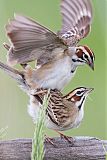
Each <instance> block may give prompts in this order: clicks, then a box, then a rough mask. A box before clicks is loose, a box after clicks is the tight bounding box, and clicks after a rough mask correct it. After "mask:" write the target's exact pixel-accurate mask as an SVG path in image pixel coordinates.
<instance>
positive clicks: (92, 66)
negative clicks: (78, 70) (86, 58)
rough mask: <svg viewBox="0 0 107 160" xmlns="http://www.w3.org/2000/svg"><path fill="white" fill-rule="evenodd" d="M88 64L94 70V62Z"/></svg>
mask: <svg viewBox="0 0 107 160" xmlns="http://www.w3.org/2000/svg"><path fill="white" fill-rule="evenodd" d="M88 65H89V67H90V68H91V69H92V70H93V71H94V63H88Z"/></svg>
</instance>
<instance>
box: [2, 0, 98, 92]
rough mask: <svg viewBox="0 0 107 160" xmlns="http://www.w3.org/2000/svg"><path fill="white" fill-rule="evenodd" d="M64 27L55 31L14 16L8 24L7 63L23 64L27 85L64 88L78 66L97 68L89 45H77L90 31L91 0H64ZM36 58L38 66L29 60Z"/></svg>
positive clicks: (35, 88)
mask: <svg viewBox="0 0 107 160" xmlns="http://www.w3.org/2000/svg"><path fill="white" fill-rule="evenodd" d="M60 8H61V14H62V28H61V30H60V31H58V32H57V33H54V32H53V31H51V30H50V29H48V28H46V27H45V26H43V25H41V24H39V23H38V22H35V21H34V20H32V19H30V18H28V17H25V16H22V15H17V14H16V15H15V16H14V18H13V19H12V20H10V21H9V23H8V24H7V25H6V34H7V36H8V38H9V41H10V45H8V44H6V43H5V44H4V47H5V48H6V49H7V50H8V54H7V63H8V65H10V66H14V65H16V64H21V65H22V66H23V68H24V69H23V72H24V77H25V79H26V82H27V84H28V85H29V86H30V88H32V91H33V90H34V92H36V90H37V89H38V88H44V89H47V88H50V89H58V90H62V89H63V88H64V86H65V85H66V84H67V83H68V82H69V81H70V80H71V79H72V78H73V76H74V75H75V73H76V69H77V67H78V66H81V65H84V64H87V65H88V66H89V67H90V68H91V69H93V70H94V60H95V56H94V53H93V51H92V50H91V49H90V48H89V47H88V46H86V45H83V46H82V45H78V42H79V41H80V40H81V39H83V38H85V37H86V36H87V35H88V33H89V32H90V28H91V24H92V18H93V15H92V4H91V0H76V1H75V0H61V6H60ZM31 61H35V63H36V67H34V68H31V67H30V66H29V65H28V63H29V62H31Z"/></svg>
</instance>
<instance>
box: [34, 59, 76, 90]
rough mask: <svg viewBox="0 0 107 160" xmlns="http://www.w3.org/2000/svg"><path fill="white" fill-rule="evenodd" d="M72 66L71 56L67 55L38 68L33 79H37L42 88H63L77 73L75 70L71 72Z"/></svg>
mask: <svg viewBox="0 0 107 160" xmlns="http://www.w3.org/2000/svg"><path fill="white" fill-rule="evenodd" d="M72 68H73V66H72V61H71V57H70V56H65V57H63V58H61V59H59V60H57V61H54V62H52V63H50V64H46V65H44V66H43V68H42V67H41V68H39V69H38V70H36V71H35V73H34V76H33V81H35V82H36V83H37V84H38V86H40V88H51V89H55V88H56V89H58V90H61V89H63V88H64V86H65V85H66V84H67V83H68V82H69V81H70V80H71V79H72V77H73V75H74V74H75V72H73V73H72V72H71V70H72Z"/></svg>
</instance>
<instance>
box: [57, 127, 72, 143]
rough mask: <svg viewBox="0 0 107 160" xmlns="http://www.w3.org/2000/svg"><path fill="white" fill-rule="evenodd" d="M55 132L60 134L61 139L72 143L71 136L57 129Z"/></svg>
mask: <svg viewBox="0 0 107 160" xmlns="http://www.w3.org/2000/svg"><path fill="white" fill-rule="evenodd" d="M55 131H56V130H55ZM56 132H57V133H58V134H59V135H60V137H61V139H65V140H66V141H68V142H69V143H72V142H73V138H72V137H69V136H66V135H64V134H63V133H61V132H59V131H56Z"/></svg>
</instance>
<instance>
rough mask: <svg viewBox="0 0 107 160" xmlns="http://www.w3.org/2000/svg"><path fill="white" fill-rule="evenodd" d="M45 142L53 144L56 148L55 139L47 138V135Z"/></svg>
mask: <svg viewBox="0 0 107 160" xmlns="http://www.w3.org/2000/svg"><path fill="white" fill-rule="evenodd" d="M45 141H46V142H47V143H50V144H52V145H53V146H54V147H56V145H55V143H54V142H53V138H50V137H47V136H46V135H45Z"/></svg>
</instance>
